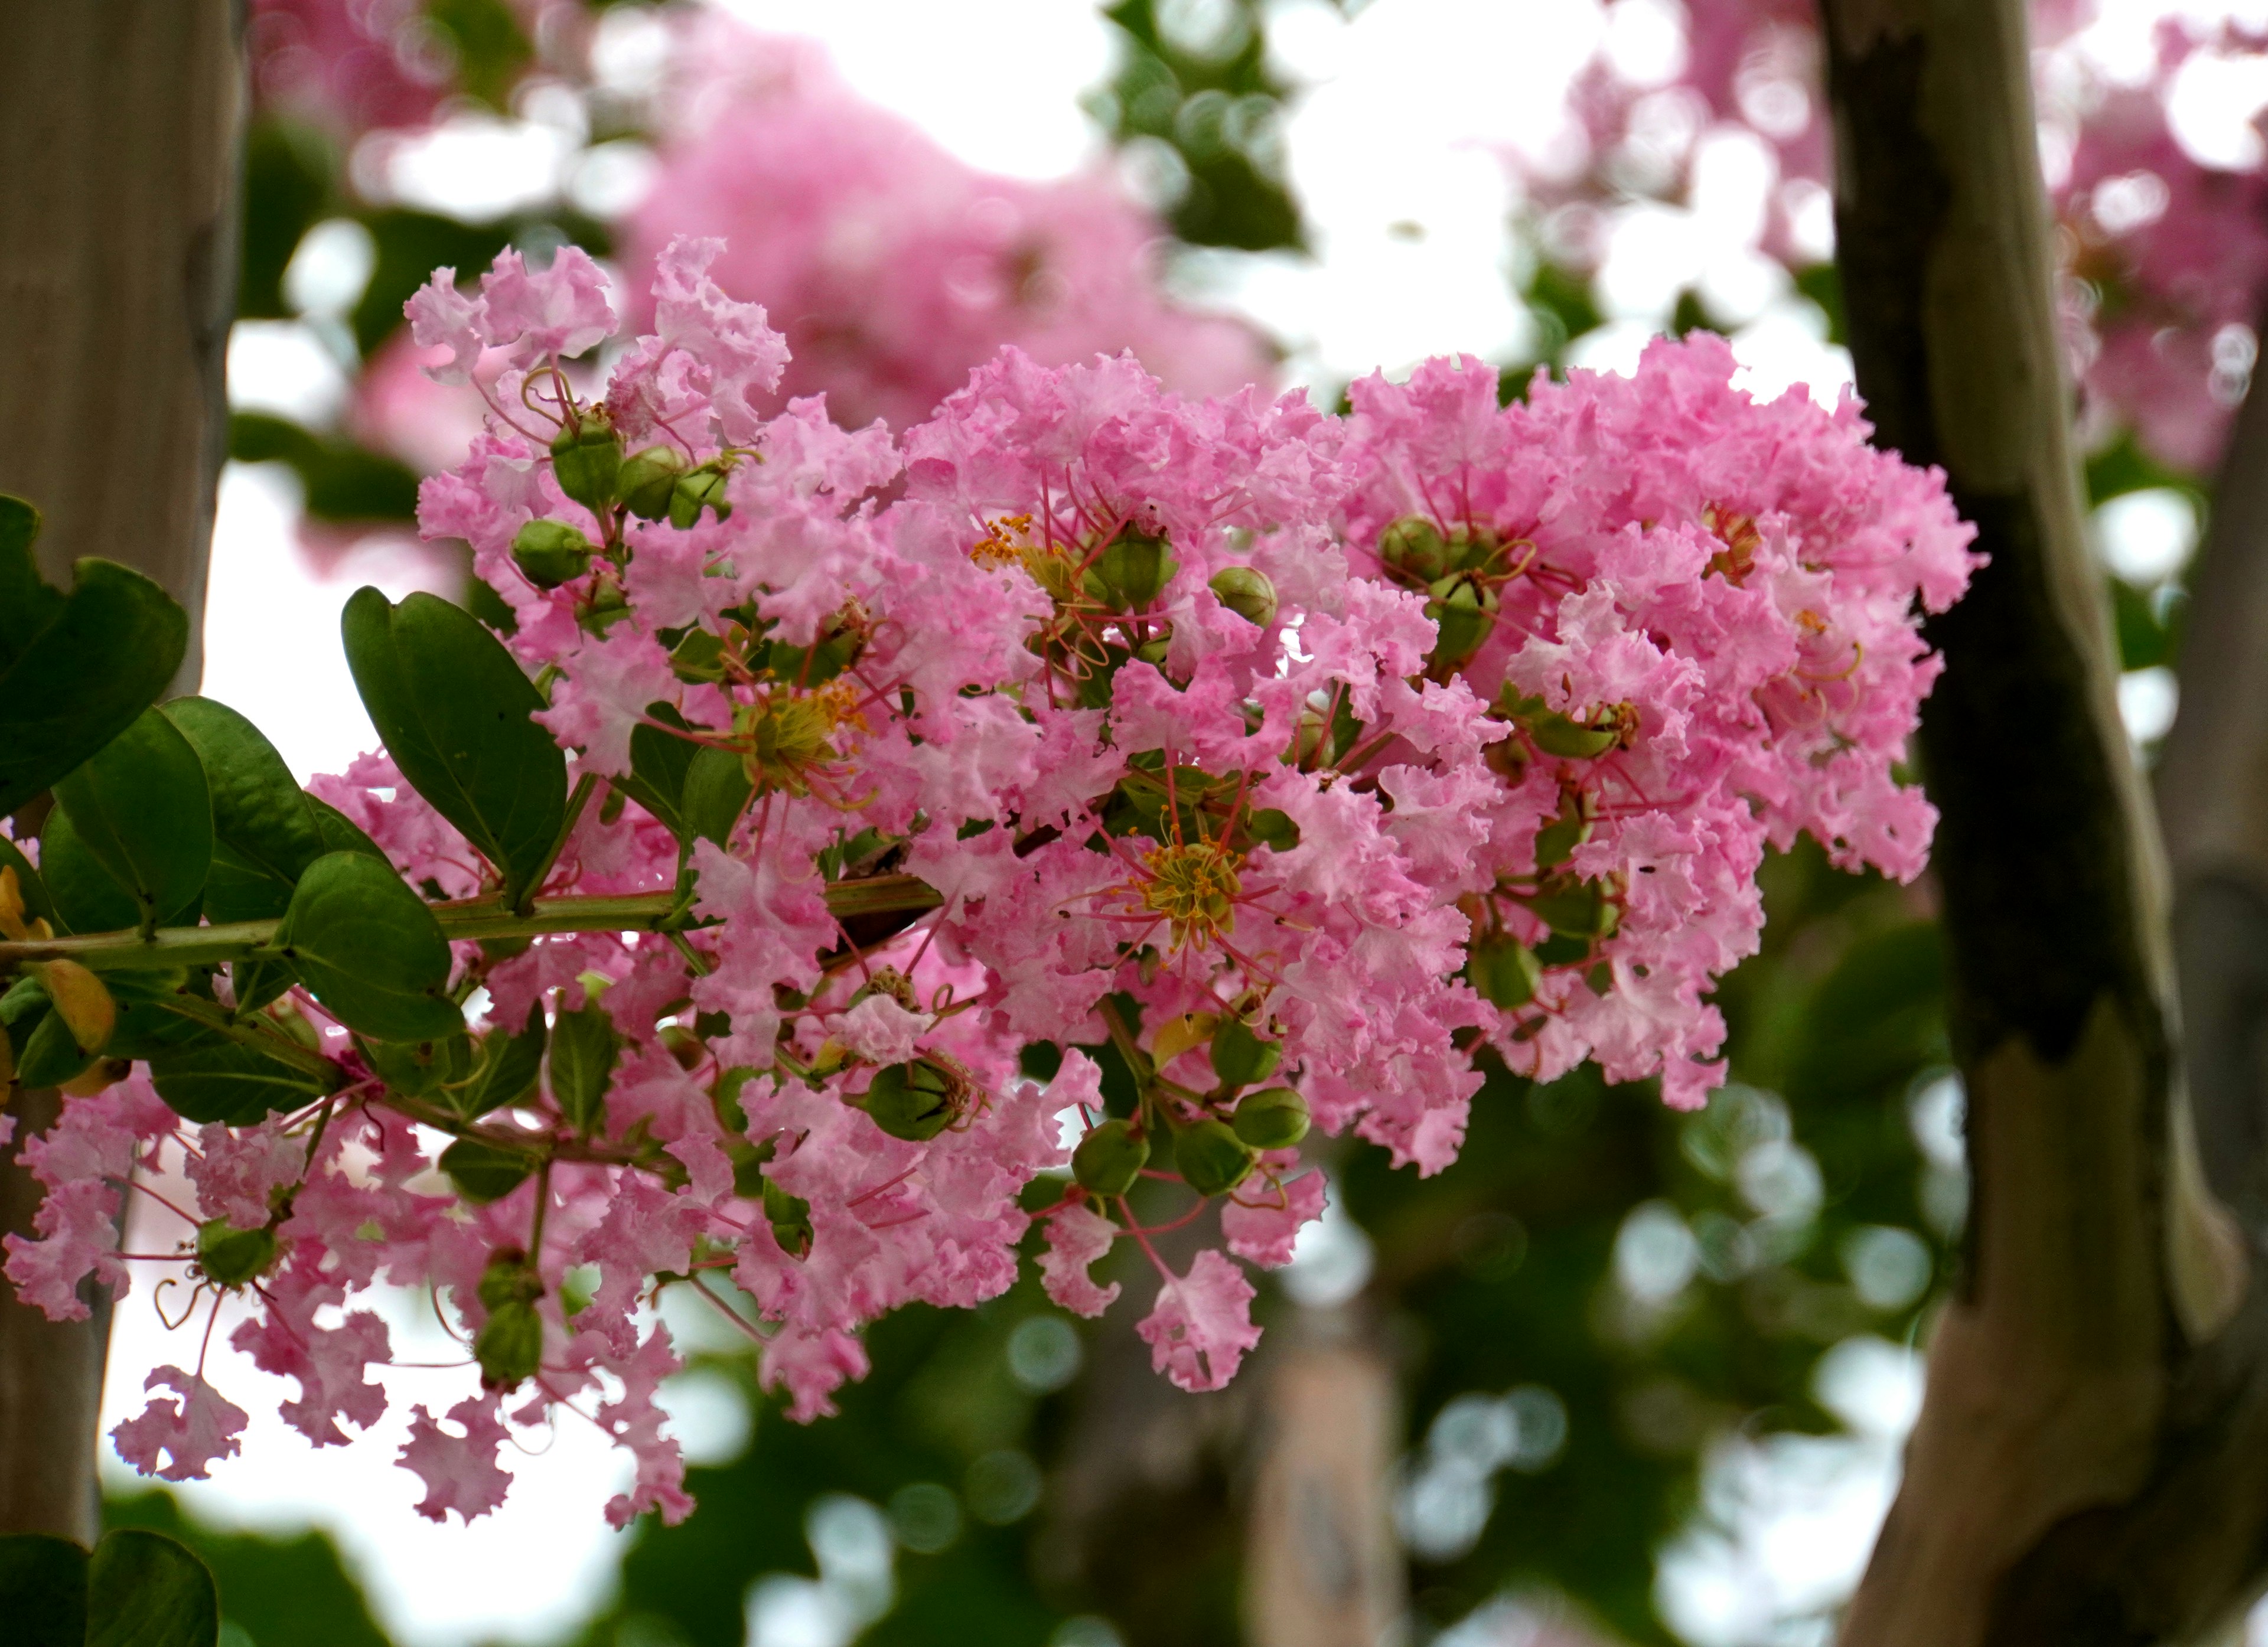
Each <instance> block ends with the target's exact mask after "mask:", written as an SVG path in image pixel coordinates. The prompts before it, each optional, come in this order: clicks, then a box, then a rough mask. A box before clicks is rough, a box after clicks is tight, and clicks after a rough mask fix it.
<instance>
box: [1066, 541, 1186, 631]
mask: <svg viewBox="0 0 2268 1647" xmlns="http://www.w3.org/2000/svg"><path fill="white" fill-rule="evenodd" d="M1181 564H1182V563H1181V561H1180V560H1179V559H1178V558H1177V557H1176V556H1175V554H1174V550H1173V546H1172V545H1171V544H1169V543H1168V542H1167V540H1165V539H1164V538H1162V537H1157V538H1152V537H1145V536H1144V535H1143V534H1142V533H1138V532H1135V531H1132V530H1128V531H1125V532H1122V533H1119V534H1118V535H1117V536H1116V538H1114V539H1112V540H1111V541H1110V546H1109V548H1106V549H1104V550H1103V551H1102V553H1101V555H1097V556H1095V560H1094V565H1093V566H1092V567H1090V568H1088V569H1087V576H1088V579H1089V580H1090V581H1089V583H1088V587H1089V590H1090V592H1093V593H1094V596H1095V598H1096V599H1100V600H1101V601H1102V602H1103V603H1104V604H1105V605H1107V606H1108V607H1111V608H1112V609H1113V610H1115V611H1119V612H1143V611H1146V610H1148V608H1149V606H1150V603H1151V602H1152V601H1153V600H1155V599H1157V598H1158V596H1159V594H1160V592H1161V591H1163V590H1164V588H1165V587H1166V585H1167V584H1168V583H1170V582H1172V581H1173V577H1174V574H1175V572H1176V571H1177V570H1180V569H1181Z"/></svg>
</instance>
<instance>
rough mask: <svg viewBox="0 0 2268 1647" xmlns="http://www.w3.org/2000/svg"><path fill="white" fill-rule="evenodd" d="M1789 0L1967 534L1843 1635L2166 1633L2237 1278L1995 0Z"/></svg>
mask: <svg viewBox="0 0 2268 1647" xmlns="http://www.w3.org/2000/svg"><path fill="white" fill-rule="evenodd" d="M1823 10H1824V11H1825V15H1826V22H1827V33H1828V42H1829V66H1828V83H1829V92H1830V102H1831V104H1832V107H1833V112H1834V117H1835V122H1836V124H1835V136H1836V143H1837V212H1836V217H1837V243H1838V244H1837V260H1838V262H1839V264H1840V267H1841V270H1842V276H1843V286H1844V300H1845V312H1846V313H1847V315H1848V316H1849V324H1850V327H1851V336H1852V356H1853V357H1854V360H1855V362H1856V365H1857V371H1858V379H1859V389H1860V392H1861V393H1863V394H1864V395H1865V396H1866V398H1867V403H1868V407H1869V413H1870V415H1871V416H1872V417H1873V418H1874V421H1875V425H1876V430H1877V438H1878V439H1879V440H1880V441H1881V444H1883V445H1886V446H1889V447H1893V448H1895V449H1896V450H1897V451H1898V452H1902V453H1903V454H1904V456H1905V457H1906V458H1908V459H1909V460H1911V461H1914V462H1917V463H1932V464H1938V465H1941V466H1942V467H1944V469H1945V471H1946V474H1947V477H1948V482H1949V484H1950V487H1951V489H1952V492H1953V496H1954V498H1955V502H1956V503H1957V504H1958V505H1959V507H1960V509H1961V511H1962V514H1963V515H1964V516H1965V517H1966V518H1969V519H1970V520H1972V521H1974V522H1975V523H1976V524H1977V528H1978V539H1977V547H1978V548H1980V549H1982V550H1983V551H1984V552H1985V553H1986V554H1988V555H1991V556H1992V563H1991V565H1989V566H1988V567H1986V568H1985V570H1983V571H1982V572H1980V573H1979V574H1978V576H1977V580H1976V584H1975V585H1974V587H1973V589H1972V591H1971V592H1970V595H1969V597H1968V599H1965V600H1964V601H1962V604H1961V605H1960V606H1958V607H1955V609H1954V610H1953V611H1952V612H1951V613H1949V614H1947V615H1946V616H1945V617H1943V618H1942V619H1940V620H1938V621H1934V622H1933V624H1932V626H1931V638H1932V640H1933V642H1934V643H1936V644H1937V645H1938V646H1940V648H1941V649H1942V650H1943V651H1944V654H1945V657H1946V659H1947V669H1946V673H1945V676H1944V678H1943V680H1941V681H1940V683H1939V686H1938V688H1937V691H1936V693H1935V694H1934V695H1933V697H1932V699H1931V700H1930V702H1929V703H1928V705H1927V706H1926V710H1925V714H1924V720H1923V732H1922V751H1923V755H1924V759H1925V761H1926V767H1927V771H1928V778H1929V783H1930V789H1931V791H1932V794H1933V797H1934V798H1935V799H1936V801H1937V803H1938V805H1939V806H1940V808H1941V810H1942V812H1943V820H1942V822H1941V824H1940V831H1939V835H1938V847H1937V853H1936V864H1937V868H1938V872H1939V875H1940V879H1941V880H1942V883H1943V886H1944V894H1945V927H1946V933H1947V940H1948V950H1949V959H1950V963H1951V964H1950V968H1949V975H1950V979H1951V1001H1950V1007H1951V1016H1952V1022H1953V1030H1954V1038H1955V1048H1956V1052H1957V1055H1958V1056H1959V1058H1960V1061H1961V1063H1962V1072H1963V1075H1964V1077H1965V1079H1966V1082H1967V1090H1968V1100H1969V1117H1968V1129H1969V1141H1970V1159H1971V1164H1972V1166H1973V1169H1974V1172H1975V1182H1976V1199H1975V1202H1974V1211H1973V1214H1972V1217H1971V1222H1970V1237H1969V1251H1968V1255H1967V1263H1966V1265H1965V1267H1964V1273H1963V1276H1962V1284H1961V1287H1960V1290H1959V1292H1958V1294H1957V1296H1956V1297H1955V1298H1954V1299H1953V1300H1952V1301H1951V1302H1950V1303H1949V1304H1948V1305H1947V1307H1946V1309H1945V1311H1944V1312H1943V1314H1942V1316H1941V1317H1940V1320H1939V1323H1938V1326H1937V1328H1936V1332H1935V1335H1934V1337H1933V1342H1932V1343H1931V1346H1930V1360H1929V1387H1928V1395H1927V1399H1926V1402H1925V1404H1924V1408H1923V1411H1922V1415H1921V1418H1920V1421H1919V1423H1918V1425H1917V1427H1916V1429H1915V1431H1914V1436H1913V1439H1912V1441H1911V1445H1910V1447H1909V1450H1908V1454H1907V1460H1906V1475H1905V1482H1904V1488H1903V1489H1902V1490H1901V1492H1900V1494H1899V1496H1898V1500H1897V1503H1896V1504H1895V1505H1894V1506H1893V1507H1892V1509H1891V1511H1890V1515H1889V1520H1888V1521H1887V1522H1886V1523H1885V1525H1884V1526H1883V1529H1882V1533H1881V1539H1880V1540H1879V1542H1878V1543H1877V1545H1876V1547H1875V1550H1874V1559H1873V1561H1872V1562H1871V1564H1870V1565H1869V1567H1868V1570H1867V1575H1866V1577H1865V1579H1864V1580H1863V1581H1862V1583H1861V1585H1860V1586H1859V1593H1858V1595H1857V1597H1856V1598H1855V1599H1853V1601H1852V1607H1851V1610H1850V1614H1849V1616H1848V1619H1847V1621H1846V1623H1845V1642H1846V1643H1850V1647H1875V1644H1876V1643H1883V1644H1889V1643H1896V1644H1897V1647H1906V1644H1908V1643H1931V1644H1932V1647H1972V1644H1974V1643H1988V1642H1989V1643H2059V1644H2060V1643H2096V1642H2101V1643H2114V1642H2115V1643H2142V1642H2154V1641H2167V1640H2179V1639H2182V1638H2183V1637H2186V1636H2192V1635H2194V1634H2195V1633H2196V1632H2197V1631H2198V1630H2199V1629H2203V1628H2205V1627H2206V1626H2207V1625H2209V1624H2211V1623H2212V1622H2213V1621H2214V1620H2215V1619H2216V1618H2217V1617H2219V1616H2220V1615H2221V1614H2225V1613H2226V1612H2227V1611H2228V1608H2229V1607H2230V1606H2231V1605H2232V1604H2233V1603H2235V1601H2236V1600H2237V1599H2240V1598H2241V1596H2242V1593H2243V1592H2244V1590H2245V1588H2246V1586H2247V1585H2249V1583H2250V1579H2251V1575H2252V1574H2253V1573H2254V1571H2255V1570H2257V1568H2258V1566H2259V1564H2260V1562H2261V1559H2262V1554H2263V1548H2264V1540H2263V1534H2264V1531H2268V1520H2264V1515H2263V1511H2268V1400H2264V1399H2263V1397H2268V1383H2263V1381H2262V1379H2261V1378H2260V1376H2259V1374H2258V1373H2257V1371H2256V1369H2258V1368H2260V1367H2261V1366H2262V1365H2263V1356H2262V1350H2263V1349H2264V1348H2268V1296H2264V1294H2263V1292H2262V1290H2261V1289H2260V1288H2259V1287H2258V1286H2257V1270H2256V1271H2255V1272H2254V1273H2253V1274H2250V1275H2249V1274H2248V1266H2247V1264H2246V1262H2245V1254H2244V1249H2243V1243H2242V1239H2241V1237H2240V1236H2239V1235H2238V1234H2237V1232H2236V1230H2235V1225H2234V1224H2233V1223H2232V1221H2231V1220H2230V1218H2229V1217H2228V1213H2227V1211H2226V1210H2224V1209H2222V1208H2221V1206H2220V1203H2219V1202H2217V1201H2215V1200H2214V1199H2213V1196H2212V1195H2211V1194H2210V1193H2209V1192H2208V1191H2207V1190H2206V1189H2205V1185H2204V1180H2203V1177H2202V1174H2201V1173H2200V1172H2199V1170H2198V1163H2197V1150H2196V1144H2195V1140H2194V1137H2193V1135H2192V1131H2191V1125H2190V1121H2189V1113H2188V1108H2187V1106H2186V1102H2185V1100H2184V1099H2183V1097H2182V1095H2181V1089H2180V1087H2179V1085H2178V1084H2177V1081H2176V1062H2175V1047H2174V1035H2173V1030H2174V1016H2173V1004H2172V1002H2173V991H2172V982H2171V980H2172V964H2171V960H2170V952H2169V951H2170V945H2169V940H2168V933H2167V924H2166V915H2165V909H2164V903H2165V901H2164V895H2163V891H2162V883H2163V879H2164V871H2163V869H2162V866H2161V862H2160V847H2159V844H2158V841H2157V836H2156V831H2155V827H2154V820H2153V818H2152V815H2151V812H2150V811H2149V809H2148V807H2147V805H2146V804H2145V800H2144V796H2143V791H2142V788H2141V785H2140V783H2139V779H2138V777H2137V776H2136V773H2135V771H2134V769H2133V765H2132V760H2131V758H2130V755H2129V752H2128V747H2127V742H2126V739H2125V735H2124V731H2123V729H2122V728H2121V726H2120V724H2119V720H2118V717H2117V708H2116V702H2115V696H2114V691H2113V683H2114V680H2115V665H2114V663H2113V655H2112V652H2111V649H2110V631H2109V624H2108V621H2107V614H2106V611H2105V608H2104V603H2103V600H2102V592H2101V588H2100V584H2099V579H2098V576H2097V574H2096V573H2095V571H2094V570H2093V568H2092V567H2091V566H2090V564H2089V562H2088V556H2087V554H2086V551H2085V548H2084V545H2083V542H2082V540H2081V535H2080V522H2081V518H2082V517H2081V512H2080V493H2079V488H2078V482H2077V474H2076V470H2075V467H2074V465H2073V460H2072V456H2071V452H2070V449H2069V445H2068V435H2067V428H2068V406H2067V401H2066V391H2065V389H2064V386H2063V383H2062V380H2061V372H2060V370H2059V357H2060V349H2059V346H2058V336H2057V327H2056V323H2055V315H2054V308H2053V304H2052V299H2051V278H2052V269H2051V260H2050V255H2049V247H2050V244H2051V240H2050V226H2049V220H2048V215H2047V211H2046V205H2045V200H2044V195H2043V190H2042V188H2041V185H2040V179H2039V171H2038V161H2037V157H2036V136H2035V135H2034V133H2035V127H2034V121H2033V115H2032V110H2031V99H2030V92H2029V62H2028V54H2027V47H2026V40H2025V33H2024V15H2023V6H2022V4H2021V0H1825V4H1824V7H1823ZM2248 1289H2249V1290H2248ZM2240 1305H2241V1306H2242V1307H2240Z"/></svg>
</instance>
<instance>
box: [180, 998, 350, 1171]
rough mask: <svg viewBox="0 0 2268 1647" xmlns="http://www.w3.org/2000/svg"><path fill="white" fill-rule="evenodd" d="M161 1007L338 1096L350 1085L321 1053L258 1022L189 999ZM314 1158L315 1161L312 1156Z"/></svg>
mask: <svg viewBox="0 0 2268 1647" xmlns="http://www.w3.org/2000/svg"><path fill="white" fill-rule="evenodd" d="M158 1006H159V1007H161V1008H163V1009H164V1010H165V1011H168V1012H171V1013H173V1015H174V1016H175V1017H177V1018H188V1020H189V1021H190V1022H191V1023H194V1024H202V1025H203V1026H205V1027H206V1028H207V1029H210V1030H217V1031H218V1032H219V1033H222V1034H224V1035H225V1036H227V1037H228V1038H229V1039H230V1040H233V1041H237V1042H239V1043H240V1044H242V1045H244V1046H247V1047H252V1048H257V1049H258V1050H259V1051H261V1052H263V1053H265V1054H266V1055H268V1056H269V1057H271V1058H274V1059H276V1061H278V1062H283V1063H288V1064H290V1065H291V1067H292V1068H294V1069H296V1070H306V1072H307V1073H308V1074H310V1075H313V1076H319V1077H321V1078H322V1079H324V1080H326V1081H328V1082H329V1083H331V1090H332V1091H334V1092H335V1091H336V1090H337V1089H338V1088H340V1087H342V1086H343V1085H346V1074H345V1072H344V1071H343V1070H341V1069H340V1068H339V1066H338V1065H337V1064H335V1063H334V1062H332V1061H331V1060H330V1059H328V1058H326V1057H325V1056H323V1055H322V1054H321V1053H320V1052H310V1051H309V1050H308V1049H307V1048H305V1047H302V1046H301V1045H300V1044H299V1043H298V1041H296V1040H292V1039H291V1037H290V1036H289V1035H279V1034H277V1033H276V1032H275V1031H273V1030H269V1029H263V1028H261V1026H259V1025H258V1024H257V1023H255V1022H249V1021H247V1020H246V1019H243V1018H238V1017H236V1016H235V1015H234V1014H233V1013H232V1012H230V1011H228V1010H227V1009H226V1008H225V1007H220V1006H216V1005H214V1004H211V1003H210V1002H206V1001H200V1000H197V999H195V998H194V997H192V996H169V997H167V998H166V999H165V1000H162V1001H159V1002H158ZM310 1158H312V1152H311V1155H310Z"/></svg>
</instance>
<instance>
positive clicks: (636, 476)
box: [615, 446, 686, 520]
mask: <svg viewBox="0 0 2268 1647" xmlns="http://www.w3.org/2000/svg"><path fill="white" fill-rule="evenodd" d="M685 467H686V465H685V454H684V453H683V452H680V451H679V450H678V449H677V448H676V447H674V446H648V447H646V448H645V449H644V451H643V452H632V453H631V454H630V457H629V459H628V460H626V461H624V463H623V464H622V474H620V475H619V476H618V477H617V478H616V480H615V492H616V494H617V495H619V496H621V498H622V502H623V504H626V505H627V506H628V507H629V509H630V513H632V514H634V515H636V516H637V518H639V519H640V520H659V519H662V518H664V517H666V515H667V514H668V513H669V500H670V497H671V495H672V494H674V492H675V491H676V490H677V480H678V477H679V476H680V475H681V474H684V473H685Z"/></svg>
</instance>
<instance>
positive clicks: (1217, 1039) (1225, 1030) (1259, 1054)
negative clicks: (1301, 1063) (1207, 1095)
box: [1211, 1018, 1284, 1090]
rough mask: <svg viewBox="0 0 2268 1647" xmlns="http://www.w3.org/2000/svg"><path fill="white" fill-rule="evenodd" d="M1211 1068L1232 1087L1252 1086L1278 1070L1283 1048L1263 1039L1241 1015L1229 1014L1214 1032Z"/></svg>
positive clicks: (1282, 1056)
mask: <svg viewBox="0 0 2268 1647" xmlns="http://www.w3.org/2000/svg"><path fill="white" fill-rule="evenodd" d="M1211 1057H1212V1072H1213V1073H1214V1074H1215V1075H1217V1076H1219V1077H1220V1078H1221V1081H1222V1083H1223V1085H1226V1086H1228V1087H1229V1088H1230V1089H1231V1090H1233V1089H1235V1088H1237V1087H1240V1086H1253V1085H1257V1084H1258V1083H1260V1082H1262V1081H1264V1080H1266V1079H1267V1078H1268V1077H1270V1076H1271V1075H1273V1074H1275V1073H1276V1066H1277V1065H1278V1063H1280V1062H1283V1058H1284V1048H1282V1046H1280V1045H1279V1044H1278V1043H1277V1042H1275V1041H1272V1040H1261V1039H1260V1037H1259V1036H1257V1035H1256V1034H1254V1033H1252V1030H1251V1027H1250V1026H1248V1025H1247V1024H1246V1023H1245V1022H1244V1021H1243V1019H1241V1018H1228V1019H1226V1020H1225V1021H1224V1022H1223V1023H1222V1025H1221V1026H1220V1027H1219V1029H1217V1030H1215V1031H1214V1032H1213V1035H1212V1047H1211Z"/></svg>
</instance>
